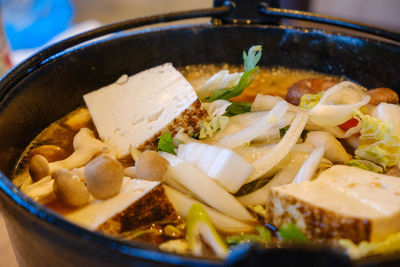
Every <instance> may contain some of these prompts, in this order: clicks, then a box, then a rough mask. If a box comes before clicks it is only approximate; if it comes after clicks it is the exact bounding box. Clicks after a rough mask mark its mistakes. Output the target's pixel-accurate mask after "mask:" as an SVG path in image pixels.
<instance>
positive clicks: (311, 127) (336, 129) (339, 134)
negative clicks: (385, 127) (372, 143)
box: [306, 117, 361, 138]
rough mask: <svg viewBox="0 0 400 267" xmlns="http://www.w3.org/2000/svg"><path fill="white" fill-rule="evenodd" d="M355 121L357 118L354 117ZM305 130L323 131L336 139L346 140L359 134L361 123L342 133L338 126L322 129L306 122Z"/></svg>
mask: <svg viewBox="0 0 400 267" xmlns="http://www.w3.org/2000/svg"><path fill="white" fill-rule="evenodd" d="M355 119H357V117H355ZM306 130H310V131H325V132H328V133H331V134H332V135H333V136H334V137H336V138H348V137H350V136H352V135H354V134H356V133H359V132H360V130H361V123H359V124H357V126H355V127H352V128H350V129H348V130H347V131H346V132H345V131H343V130H342V129H341V128H340V127H339V126H330V127H322V126H319V125H316V124H314V123H312V122H310V121H308V122H307V125H306Z"/></svg>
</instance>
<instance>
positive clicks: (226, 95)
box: [202, 45, 262, 102]
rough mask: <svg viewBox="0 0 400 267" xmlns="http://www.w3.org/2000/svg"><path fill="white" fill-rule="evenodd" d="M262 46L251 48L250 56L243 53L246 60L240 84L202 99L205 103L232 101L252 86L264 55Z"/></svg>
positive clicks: (216, 91)
mask: <svg viewBox="0 0 400 267" xmlns="http://www.w3.org/2000/svg"><path fill="white" fill-rule="evenodd" d="M261 50H262V47H261V45H254V46H252V47H250V49H249V52H248V54H246V52H244V51H243V60H244V73H243V75H242V77H240V80H239V83H238V84H237V85H236V86H234V87H231V88H223V89H219V90H215V91H214V93H213V94H212V95H211V96H209V97H205V98H203V99H202V101H204V102H213V101H215V100H218V99H225V100H227V99H230V98H232V97H235V96H238V95H240V94H241V93H242V92H243V90H244V89H246V88H247V87H249V86H250V84H251V83H252V82H253V80H254V78H255V77H256V75H257V72H258V66H256V65H257V63H258V61H259V60H260V58H261V55H262V52H261Z"/></svg>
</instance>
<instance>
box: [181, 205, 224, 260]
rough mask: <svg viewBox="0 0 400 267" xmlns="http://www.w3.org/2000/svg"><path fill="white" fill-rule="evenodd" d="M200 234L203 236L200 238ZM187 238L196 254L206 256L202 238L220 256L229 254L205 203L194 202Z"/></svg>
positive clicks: (190, 211) (189, 218)
mask: <svg viewBox="0 0 400 267" xmlns="http://www.w3.org/2000/svg"><path fill="white" fill-rule="evenodd" d="M200 236H201V237H202V238H200ZM186 239H187V240H188V243H189V247H190V249H191V251H192V253H193V255H195V256H204V253H203V245H202V243H201V242H202V240H204V241H205V242H206V243H207V244H208V245H209V246H210V247H211V249H212V250H213V251H214V253H215V254H216V255H217V256H218V257H220V258H226V257H227V256H228V248H227V246H226V244H225V243H224V241H223V240H222V239H221V237H220V236H219V235H218V233H217V230H216V229H215V227H214V225H213V224H212V223H211V220H210V217H209V216H208V214H207V211H206V210H205V209H204V207H203V205H201V204H200V203H194V204H193V205H192V206H191V207H190V209H189V212H188V215H187V231H186Z"/></svg>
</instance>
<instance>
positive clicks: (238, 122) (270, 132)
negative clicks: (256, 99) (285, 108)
mask: <svg viewBox="0 0 400 267" xmlns="http://www.w3.org/2000/svg"><path fill="white" fill-rule="evenodd" d="M268 113H269V111H257V112H246V113H243V114H239V115H236V116H233V117H229V121H228V123H227V124H226V125H225V128H224V129H223V130H221V131H218V132H216V133H215V134H214V135H213V137H210V138H206V139H203V140H202V142H205V143H208V144H214V143H216V142H217V141H218V140H220V139H222V138H224V137H225V136H226V135H233V134H234V133H237V132H239V131H241V130H244V129H246V128H248V127H250V126H252V125H253V124H255V123H257V122H259V121H260V120H261V119H262V118H264V117H265V116H267V114H268ZM294 115H295V114H294V113H292V112H286V113H285V114H284V115H283V116H282V117H281V119H280V120H279V121H278V123H277V124H275V125H273V126H272V127H271V128H270V129H267V130H266V131H265V132H263V133H260V134H259V136H257V137H256V138H255V139H253V140H254V142H258V143H259V142H264V143H265V142H268V141H271V142H272V141H273V142H275V141H276V140H275V139H274V138H273V137H274V134H275V133H277V132H278V131H279V129H281V128H283V127H285V126H287V125H289V124H290V123H291V122H292V120H293V118H294Z"/></svg>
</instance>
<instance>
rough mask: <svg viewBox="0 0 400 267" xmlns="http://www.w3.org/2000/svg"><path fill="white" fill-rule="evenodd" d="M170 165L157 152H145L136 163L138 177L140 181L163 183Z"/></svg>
mask: <svg viewBox="0 0 400 267" xmlns="http://www.w3.org/2000/svg"><path fill="white" fill-rule="evenodd" d="M168 165H169V163H168V161H167V160H166V159H165V158H163V157H161V156H160V154H158V153H157V152H155V151H145V152H143V153H142V154H141V155H140V157H139V158H138V160H137V161H136V165H135V166H136V175H137V177H138V178H139V179H143V180H151V181H161V180H162V179H163V175H164V173H165V171H166V170H167V167H168Z"/></svg>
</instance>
